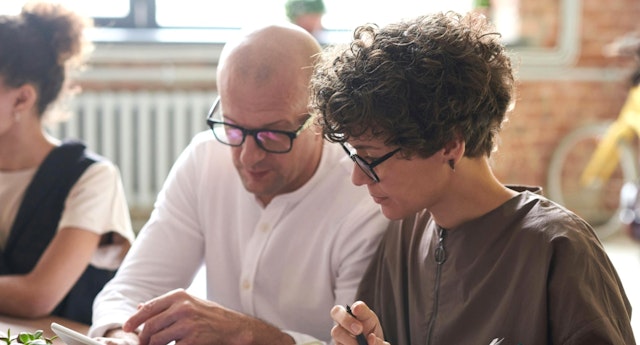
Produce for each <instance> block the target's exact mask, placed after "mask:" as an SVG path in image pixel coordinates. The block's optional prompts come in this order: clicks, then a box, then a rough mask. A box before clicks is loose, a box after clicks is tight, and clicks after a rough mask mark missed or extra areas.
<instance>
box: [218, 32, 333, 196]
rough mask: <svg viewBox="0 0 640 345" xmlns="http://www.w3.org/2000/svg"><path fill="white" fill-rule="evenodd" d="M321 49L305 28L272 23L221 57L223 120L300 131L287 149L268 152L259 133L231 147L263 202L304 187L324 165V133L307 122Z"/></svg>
mask: <svg viewBox="0 0 640 345" xmlns="http://www.w3.org/2000/svg"><path fill="white" fill-rule="evenodd" d="M320 50H321V49H320V45H319V44H318V43H317V41H316V40H315V38H314V37H313V36H311V34H309V33H308V32H307V31H305V30H304V29H302V28H300V27H298V26H295V25H293V24H288V25H270V26H265V27H261V28H259V29H257V30H252V31H251V32H249V33H247V34H246V35H244V36H242V37H241V38H240V39H239V40H237V41H234V42H231V43H229V44H227V45H226V46H225V48H224V49H223V52H222V55H221V57H220V63H219V64H218V93H219V94H220V103H219V107H218V111H219V116H220V118H221V119H222V120H223V121H224V122H225V123H229V124H232V125H234V126H239V127H242V128H246V129H251V130H262V131H264V130H276V131H286V132H289V133H296V134H295V140H294V139H292V141H291V143H292V146H291V150H290V151H288V152H286V153H280V154H278V153H272V152H267V151H266V150H264V149H263V148H262V147H260V144H259V142H260V141H259V140H260V139H259V138H258V137H256V136H255V135H252V136H246V137H245V141H244V142H243V143H242V145H239V146H234V147H231V153H232V158H233V163H234V165H235V167H236V169H237V170H238V174H239V175H240V178H241V179H242V182H243V184H244V186H245V188H246V189H247V190H248V191H249V192H251V193H253V194H255V195H256V197H257V198H258V199H259V200H260V201H262V203H263V204H264V205H267V204H268V203H269V202H270V201H271V200H272V199H273V198H274V197H276V196H277V195H280V194H283V193H290V192H292V191H294V190H296V189H298V188H300V187H301V186H302V185H304V184H305V183H306V182H307V181H308V180H309V179H310V178H311V176H313V174H314V173H315V171H316V169H317V167H318V165H319V164H320V158H321V157H322V147H323V140H322V135H321V133H320V131H319V130H318V131H316V130H314V129H311V128H306V127H304V126H303V125H304V124H305V123H309V121H310V120H309V116H310V115H309V109H308V102H309V83H310V81H311V75H312V73H313V67H314V64H315V62H316V57H317V56H318V55H319V52H320ZM236 128H237V127H236ZM263 133H264V132H263ZM265 137H266V136H265Z"/></svg>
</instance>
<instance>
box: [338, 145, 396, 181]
mask: <svg viewBox="0 0 640 345" xmlns="http://www.w3.org/2000/svg"><path fill="white" fill-rule="evenodd" d="M342 148H343V149H344V150H345V152H347V154H348V155H349V157H350V158H351V160H353V162H354V163H356V165H357V166H358V167H360V169H361V170H362V171H363V172H364V173H365V174H366V175H367V176H369V177H370V178H371V179H372V180H373V181H375V182H380V178H379V177H378V175H376V172H375V171H373V168H375V167H377V166H378V165H380V164H381V163H382V162H384V161H386V160H387V159H389V158H391V157H392V156H393V155H395V154H396V153H397V152H398V151H400V149H401V148H400V147H398V148H397V149H395V150H393V151H391V152H389V153H387V154H385V155H384V156H382V157H380V158H377V159H374V160H373V161H372V162H371V163H369V162H367V161H365V160H364V158H362V157H360V156H358V154H357V153H356V150H355V149H354V148H353V146H351V145H349V144H348V143H342Z"/></svg>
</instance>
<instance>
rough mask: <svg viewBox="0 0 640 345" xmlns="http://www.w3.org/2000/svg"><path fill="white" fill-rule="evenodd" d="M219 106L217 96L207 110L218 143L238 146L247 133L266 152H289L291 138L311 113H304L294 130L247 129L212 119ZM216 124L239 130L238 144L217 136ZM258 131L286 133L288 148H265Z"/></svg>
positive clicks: (303, 127)
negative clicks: (304, 117)
mask: <svg viewBox="0 0 640 345" xmlns="http://www.w3.org/2000/svg"><path fill="white" fill-rule="evenodd" d="M219 106H220V98H217V99H216V100H215V102H214V103H213V105H212V106H211V109H210V110H209V114H208V115H207V125H209V128H211V131H212V132H213V135H214V136H215V137H216V140H218V141H219V142H220V143H222V144H224V145H228V146H233V147H238V146H242V144H244V142H245V140H246V139H247V135H251V136H252V137H253V139H254V140H255V142H256V144H257V145H258V147H260V148H261V149H262V150H264V151H266V152H269V153H287V152H290V151H291V149H293V140H294V139H295V138H297V137H298V135H300V133H301V132H302V131H303V130H304V129H305V127H306V125H307V123H308V122H309V120H310V119H311V115H309V114H306V115H307V118H306V119H305V120H304V122H303V123H302V124H301V125H300V127H298V129H296V130H295V131H283V130H279V129H265V128H257V129H247V128H244V127H241V126H238V125H235V124H232V123H228V122H224V121H217V120H214V119H213V118H214V114H215V113H216V111H217V110H218V108H219ZM216 124H218V125H223V126H227V127H232V128H235V129H237V130H239V131H240V132H241V133H242V140H241V141H240V142H239V143H238V144H230V143H228V142H225V141H223V140H222V139H220V138H219V137H218V135H217V134H216V131H215V130H214V129H213V126H215V125H216ZM260 133H276V134H284V135H286V136H287V137H289V148H288V149H286V150H272V149H268V148H266V147H265V146H264V144H263V143H262V139H260V137H259V134H260Z"/></svg>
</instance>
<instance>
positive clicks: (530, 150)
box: [493, 0, 640, 186]
mask: <svg viewBox="0 0 640 345" xmlns="http://www.w3.org/2000/svg"><path fill="white" fill-rule="evenodd" d="M545 3H547V4H548V6H547V7H548V12H549V13H555V12H554V11H557V10H558V9H557V1H556V0H553V1H546V0H544V1H540V0H521V10H522V9H527V8H531V9H535V11H534V12H528V14H523V20H524V22H525V23H530V24H528V25H530V27H531V26H532V25H533V24H531V22H532V20H531V17H532V16H533V14H535V16H538V15H540V16H542V18H545V21H549V19H548V18H549V16H548V15H545V12H544V9H541V8H540V5H541V4H545ZM579 15H580V29H579V33H578V34H579V35H578V37H579V45H578V46H579V53H578V56H577V59H576V61H575V62H572V63H571V64H569V66H564V67H562V68H561V69H560V70H559V71H556V72H554V73H555V74H556V76H557V77H554V76H551V77H547V78H543V80H540V79H538V78H527V77H524V78H522V79H520V80H519V82H518V91H517V103H516V107H515V109H514V111H513V113H512V114H510V116H509V121H508V122H507V123H506V124H505V126H504V129H503V131H502V134H501V142H500V147H499V149H498V151H497V152H496V153H495V154H494V155H493V164H494V171H495V173H496V175H497V176H498V178H499V179H500V180H502V181H503V182H505V183H521V184H529V185H540V186H545V184H546V169H547V167H548V162H549V158H550V156H551V154H552V152H553V150H554V148H555V146H556V145H557V144H558V142H559V141H560V140H561V139H562V137H563V136H564V135H566V134H567V133H568V132H569V131H571V130H572V129H574V128H576V127H578V126H580V125H582V124H585V123H591V122H596V121H599V120H603V119H615V117H616V116H617V111H618V110H619V109H620V107H621V106H622V103H623V102H624V99H625V96H626V95H625V92H626V87H627V83H626V82H627V81H626V79H625V77H626V72H627V71H630V70H631V68H632V67H633V60H631V59H630V58H608V57H605V56H604V55H603V54H602V47H603V46H604V45H605V44H607V43H609V42H611V41H613V40H614V39H615V38H617V37H619V36H621V35H623V34H625V33H627V32H629V31H632V30H640V20H639V19H638V18H640V1H638V0H611V1H606V2H605V1H596V0H584V1H582V8H581V10H580V13H579ZM560 24H562V23H560ZM525 30H526V28H525ZM530 36H531V35H530ZM531 37H536V36H535V35H534V36H531ZM611 71H617V72H622V73H617V74H615V73H613V72H611ZM558 72H559V73H558Z"/></svg>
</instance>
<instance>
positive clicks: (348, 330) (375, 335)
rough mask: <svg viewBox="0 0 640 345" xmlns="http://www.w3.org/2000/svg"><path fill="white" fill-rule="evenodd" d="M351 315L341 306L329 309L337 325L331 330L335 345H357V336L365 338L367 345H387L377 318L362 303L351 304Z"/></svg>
mask: <svg viewBox="0 0 640 345" xmlns="http://www.w3.org/2000/svg"><path fill="white" fill-rule="evenodd" d="M351 313H352V314H353V316H351V315H349V313H348V312H347V310H346V308H345V307H344V306H341V305H336V306H334V307H333V308H331V318H332V319H333V320H334V321H335V322H336V323H337V325H335V326H334V327H333V328H332V329H331V337H332V338H333V340H334V341H335V343H336V345H357V344H358V342H357V341H356V335H358V334H363V335H364V336H365V337H366V339H367V345H389V343H388V342H386V341H384V332H383V331H382V327H381V326H380V321H379V320H378V316H377V315H376V314H375V313H374V312H373V311H372V310H371V309H369V307H368V306H367V305H366V304H365V303H364V302H362V301H357V302H355V303H353V305H351Z"/></svg>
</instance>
